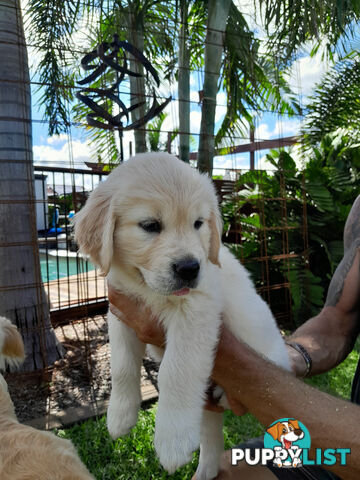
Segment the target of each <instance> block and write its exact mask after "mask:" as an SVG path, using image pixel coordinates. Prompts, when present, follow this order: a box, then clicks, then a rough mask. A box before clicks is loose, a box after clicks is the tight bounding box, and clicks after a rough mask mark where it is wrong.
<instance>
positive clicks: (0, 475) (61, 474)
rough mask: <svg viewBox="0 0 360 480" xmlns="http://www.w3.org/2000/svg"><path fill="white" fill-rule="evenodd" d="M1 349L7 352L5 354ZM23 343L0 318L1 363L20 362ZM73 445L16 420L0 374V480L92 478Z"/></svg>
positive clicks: (16, 332) (7, 321)
mask: <svg viewBox="0 0 360 480" xmlns="http://www.w3.org/2000/svg"><path fill="white" fill-rule="evenodd" d="M4 352H6V353H5V354H4ZM23 358H24V346H23V342H22V339H21V336H20V334H19V332H18V331H17V329H16V327H15V326H14V325H13V324H12V323H11V322H10V321H9V320H7V319H6V318H4V317H0V362H1V365H2V366H4V365H5V363H9V362H10V363H11V364H12V365H15V364H19V363H20V362H21V361H22V360H23ZM93 478H94V477H93V476H92V475H90V473H89V472H88V471H87V469H86V467H85V466H84V465H83V464H82V462H81V460H80V458H79V457H78V454H77V453H76V450H75V448H74V446H73V444H72V443H71V442H70V441H69V440H65V439H62V438H59V437H56V436H55V435H54V434H53V433H50V432H41V431H38V430H35V429H34V428H31V427H28V426H26V425H21V424H19V422H18V421H17V419H16V415H15V410H14V405H13V403H12V401H11V398H10V395H9V393H8V391H7V385H6V382H5V379H4V377H3V376H2V375H1V374H0V479H1V480H91V479H93Z"/></svg>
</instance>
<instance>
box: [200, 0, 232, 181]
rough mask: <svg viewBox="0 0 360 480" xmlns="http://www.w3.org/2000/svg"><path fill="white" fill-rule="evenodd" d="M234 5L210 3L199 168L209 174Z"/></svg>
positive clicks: (215, 0)
mask: <svg viewBox="0 0 360 480" xmlns="http://www.w3.org/2000/svg"><path fill="white" fill-rule="evenodd" d="M230 5H231V0H221V1H218V0H209V3H208V21H207V32H206V40H205V77H204V87H203V104H202V109H201V127H200V141H199V154H198V169H199V170H200V171H201V172H206V173H208V174H209V175H211V174H212V169H213V157H214V147H215V142H214V138H215V137H214V131H215V110H216V95H217V92H218V82H219V77H220V67H221V59H222V54H223V51H224V35H225V28H226V23H227V18H228V15H229V10H230Z"/></svg>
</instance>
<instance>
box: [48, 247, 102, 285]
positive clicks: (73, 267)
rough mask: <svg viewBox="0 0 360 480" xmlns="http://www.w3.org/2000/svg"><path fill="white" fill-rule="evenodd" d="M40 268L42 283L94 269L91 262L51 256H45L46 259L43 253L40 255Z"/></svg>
mask: <svg viewBox="0 0 360 480" xmlns="http://www.w3.org/2000/svg"><path fill="white" fill-rule="evenodd" d="M46 258H47V260H46ZM40 267H41V277H42V281H43V282H48V281H50V280H56V279H57V278H63V277H69V276H70V275H76V274H77V273H84V272H89V271H90V270H94V269H95V267H94V265H93V264H92V263H91V262H89V261H87V260H84V259H83V258H76V257H55V256H53V255H47V257H46V254H45V253H40Z"/></svg>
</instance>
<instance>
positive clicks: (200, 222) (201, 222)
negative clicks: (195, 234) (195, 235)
mask: <svg viewBox="0 0 360 480" xmlns="http://www.w3.org/2000/svg"><path fill="white" fill-rule="evenodd" d="M203 223H204V222H203V220H196V222H195V223H194V227H195V228H196V230H199V228H200V227H201V225H202V224H203Z"/></svg>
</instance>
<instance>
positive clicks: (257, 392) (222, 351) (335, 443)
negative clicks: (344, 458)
mask: <svg viewBox="0 0 360 480" xmlns="http://www.w3.org/2000/svg"><path fill="white" fill-rule="evenodd" d="M213 378H214V380H215V381H216V382H217V383H218V384H220V385H221V386H222V387H223V388H224V389H225V392H226V394H227V395H228V396H229V397H230V400H233V401H235V402H236V401H238V402H241V403H243V404H244V405H245V406H246V407H247V409H248V410H249V411H250V412H251V413H252V414H254V415H255V416H256V417H257V418H258V419H259V420H260V421H261V422H262V423H263V424H264V425H270V424H271V423H272V422H273V421H274V420H277V419H279V418H284V417H294V418H297V419H299V420H300V421H301V422H303V423H304V424H305V425H306V426H307V428H308V429H309V431H310V434H311V437H312V447H313V448H323V449H326V448H341V447H342V448H351V450H352V452H353V454H352V455H350V456H349V458H348V466H347V467H346V468H345V470H344V467H335V468H334V469H333V471H334V472H335V473H337V474H339V475H341V476H342V477H343V478H349V479H355V478H359V475H360V458H359V456H358V455H357V452H359V448H360V435H359V433H358V424H359V421H360V409H359V407H357V406H355V405H352V404H350V403H348V402H345V401H343V400H339V399H336V398H334V397H331V396H329V395H327V394H325V393H323V392H320V391H318V390H316V389H314V388H312V387H310V386H308V385H306V384H304V383H303V382H301V381H300V380H297V379H296V378H294V377H293V376H292V375H291V374H289V373H287V372H285V371H283V370H281V369H279V368H277V367H276V366H275V365H273V364H271V363H270V362H268V361H267V360H265V359H263V358H262V357H260V356H259V355H258V354H256V353H255V352H254V351H253V350H251V349H250V348H249V347H247V346H246V345H243V344H242V343H240V342H238V341H237V340H236V339H235V338H234V337H233V336H232V335H231V334H230V333H229V332H228V331H227V330H226V329H224V331H223V332H222V335H221V338H220V342H219V349H218V353H217V356H216V361H215V366H214V371H213ZM344 472H346V475H345V476H344Z"/></svg>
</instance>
